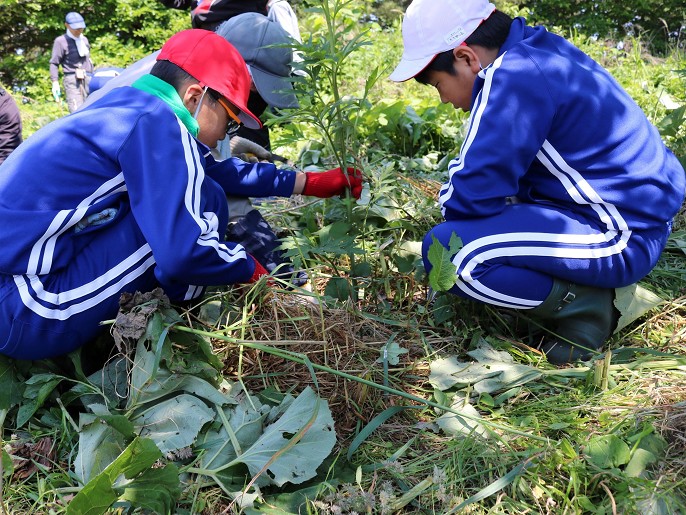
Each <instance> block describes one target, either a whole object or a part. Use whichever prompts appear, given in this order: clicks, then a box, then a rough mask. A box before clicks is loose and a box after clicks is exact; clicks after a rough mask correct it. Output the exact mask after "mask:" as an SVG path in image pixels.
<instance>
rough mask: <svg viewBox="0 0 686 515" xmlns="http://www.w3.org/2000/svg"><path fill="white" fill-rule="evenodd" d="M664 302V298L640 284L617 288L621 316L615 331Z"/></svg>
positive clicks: (616, 295) (617, 301)
mask: <svg viewBox="0 0 686 515" xmlns="http://www.w3.org/2000/svg"><path fill="white" fill-rule="evenodd" d="M663 302H664V300H663V299H661V298H660V297H658V296H657V295H655V294H654V293H653V292H651V291H650V290H647V289H645V288H644V287H642V286H640V285H638V284H630V285H629V286H625V287H624V288H617V289H616V290H615V307H616V308H617V311H619V313H620V317H619V321H618V322H617V328H616V329H615V332H617V331H619V330H621V329H623V328H625V327H626V326H628V325H629V324H630V323H631V322H633V321H634V320H637V319H639V318H640V317H642V316H643V315H645V314H646V313H647V312H648V311H650V310H651V309H653V308H656V307H657V306H659V305H660V304H662V303H663Z"/></svg>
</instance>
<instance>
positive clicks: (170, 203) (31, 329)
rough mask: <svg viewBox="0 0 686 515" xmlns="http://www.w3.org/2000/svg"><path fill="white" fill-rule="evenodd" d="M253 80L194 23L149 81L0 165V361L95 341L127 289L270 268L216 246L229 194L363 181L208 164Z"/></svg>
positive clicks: (312, 191) (249, 274)
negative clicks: (1, 355)
mask: <svg viewBox="0 0 686 515" xmlns="http://www.w3.org/2000/svg"><path fill="white" fill-rule="evenodd" d="M250 82H251V81H250V75H249V73H248V70H247V67H246V65H245V62H244V61H243V59H242V57H241V56H240V54H239V53H238V51H237V50H236V49H235V48H234V47H233V46H232V45H231V44H229V43H228V42H227V41H226V40H225V39H224V38H222V37H221V36H218V35H217V34H215V33H213V32H209V31H204V30H199V29H193V30H187V31H183V32H180V33H178V34H176V35H174V36H173V37H172V38H170V39H169V41H167V43H165V45H164V46H163V48H162V51H161V52H160V54H159V56H158V62H157V64H156V65H155V67H153V69H152V71H151V73H150V74H148V75H144V76H143V77H141V78H140V79H138V81H136V82H135V83H134V84H133V85H132V86H131V87H123V88H118V89H115V90H112V91H111V92H109V93H108V94H107V95H105V96H104V97H102V98H101V99H99V100H98V101H96V102H94V103H93V104H91V105H90V106H88V107H87V108H85V109H82V110H80V111H78V112H76V113H74V114H72V115H70V116H67V117H65V118H62V119H60V120H56V121H55V122H53V123H51V124H49V125H48V126H46V127H44V128H43V129H41V130H40V131H38V132H36V133H35V134H34V135H32V136H31V138H29V139H27V141H25V142H24V143H23V144H22V145H20V146H19V148H17V150H15V151H14V152H13V153H12V154H11V155H10V157H9V158H8V159H7V160H6V161H5V162H4V163H3V164H2V166H1V167H0V198H1V199H2V200H1V201H0V246H1V247H2V252H1V253H0V354H4V355H6V356H9V357H13V358H18V359H40V358H47V357H52V356H56V355H60V354H64V353H67V352H69V351H71V350H73V349H75V348H77V347H79V346H82V345H84V344H85V343H87V342H88V341H90V340H92V339H93V338H94V337H95V336H97V334H98V333H99V331H100V330H101V328H100V325H99V323H100V321H102V320H108V319H112V318H114V317H115V316H116V314H117V311H118V303H119V298H120V296H121V294H122V293H123V292H128V293H134V292H136V291H141V292H147V291H151V290H152V289H154V288H156V287H162V288H163V289H164V291H165V293H166V294H167V295H168V296H169V297H170V298H171V299H172V300H173V301H184V300H192V299H197V298H199V297H200V296H201V295H202V294H203V292H204V290H205V289H206V287H208V286H212V285H224V284H231V283H238V282H249V281H251V280H256V279H257V278H258V277H259V276H260V275H263V274H266V271H265V270H264V269H263V268H262V267H261V266H260V265H259V264H258V263H257V262H256V261H255V260H254V259H253V258H252V257H251V256H250V255H249V254H247V253H246V252H245V250H244V248H243V247H242V246H241V245H239V244H236V243H231V242H228V241H224V234H225V232H226V227H227V224H228V218H229V214H228V208H227V202H226V195H227V193H231V194H240V195H245V196H270V195H280V196H290V195H291V194H293V193H303V194H305V195H315V196H320V197H330V196H334V195H338V194H342V193H343V192H344V191H345V189H346V188H347V187H351V189H352V194H353V195H354V196H357V197H359V194H360V190H361V185H360V181H361V179H360V177H359V176H358V175H355V174H353V175H348V174H347V173H344V172H342V171H341V170H340V169H336V170H330V171H327V172H320V173H316V172H315V173H312V172H310V173H306V174H299V173H295V172H292V171H288V170H280V169H277V168H276V167H275V166H274V165H273V164H270V163H259V164H248V163H245V162H243V161H241V160H239V159H229V160H226V161H222V162H217V161H215V160H214V159H213V158H212V156H211V155H210V148H211V147H215V146H216V145H217V142H218V141H219V140H221V139H223V138H224V136H225V135H226V133H227V132H231V131H232V130H235V129H236V128H238V126H239V125H240V123H245V124H246V125H248V126H252V127H255V128H257V127H259V126H260V123H259V120H258V119H257V118H256V117H255V116H254V115H253V114H252V113H251V112H250V111H249V110H248V108H247V100H248V95H249V91H250Z"/></svg>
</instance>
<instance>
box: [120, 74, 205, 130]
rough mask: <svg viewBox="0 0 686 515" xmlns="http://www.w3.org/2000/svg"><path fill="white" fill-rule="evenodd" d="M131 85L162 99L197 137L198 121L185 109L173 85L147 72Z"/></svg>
mask: <svg viewBox="0 0 686 515" xmlns="http://www.w3.org/2000/svg"><path fill="white" fill-rule="evenodd" d="M131 87H133V88H136V89H140V90H141V91H145V92H146V93H150V94H151V95H155V96H156V97H158V98H160V99H162V100H164V101H165V102H166V103H167V105H169V107H171V108H172V109H173V110H174V113H175V114H176V116H178V117H179V119H180V120H181V121H182V122H183V124H184V125H185V126H186V129H188V132H190V133H191V134H192V135H193V137H195V138H197V137H198V131H199V130H200V127H199V126H198V122H197V121H196V120H195V118H193V115H192V114H191V113H190V112H189V111H188V109H186V106H185V105H183V102H182V101H181V97H179V94H178V93H177V92H176V89H174V86H172V85H171V84H169V83H167V82H164V81H163V80H162V79H159V78H157V77H155V76H154V75H150V74H148V75H143V76H142V77H141V78H140V79H138V80H136V82H134V83H133V84H131Z"/></svg>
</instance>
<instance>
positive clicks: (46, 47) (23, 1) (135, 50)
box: [0, 0, 190, 90]
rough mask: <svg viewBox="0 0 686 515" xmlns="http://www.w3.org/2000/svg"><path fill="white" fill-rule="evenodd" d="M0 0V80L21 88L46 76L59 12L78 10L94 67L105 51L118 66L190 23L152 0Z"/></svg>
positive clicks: (58, 27)
mask: <svg viewBox="0 0 686 515" xmlns="http://www.w3.org/2000/svg"><path fill="white" fill-rule="evenodd" d="M2 3H3V10H2V13H3V15H2V16H1V17H0V56H2V57H1V58H0V83H3V84H6V85H10V86H12V87H14V88H15V89H21V90H23V89H25V88H26V87H27V86H29V85H33V84H35V83H36V80H37V79H38V77H39V76H40V75H41V74H42V75H44V76H46V77H47V68H48V60H49V59H50V54H51V52H52V43H53V41H54V39H55V38H56V37H57V36H59V35H60V34H62V33H63V32H64V31H65V27H64V17H65V15H66V14H67V13H68V12H69V11H77V12H80V13H81V14H82V15H83V17H84V18H85V20H86V24H87V29H86V34H87V37H88V39H89V41H90V42H91V47H92V54H93V60H94V62H95V65H96V66H99V65H104V64H110V63H107V62H102V61H103V60H104V56H105V55H106V56H107V60H111V61H116V63H117V64H118V65H120V66H121V65H125V64H128V63H131V62H133V61H135V60H136V59H138V58H140V57H142V56H143V55H146V54H147V53H149V52H152V51H154V50H156V49H158V48H159V47H160V45H161V44H162V43H163V42H164V41H165V40H166V39H167V38H168V37H169V36H170V35H171V34H173V33H174V32H177V31H179V30H182V29H184V28H189V27H190V15H189V14H188V13H187V12H183V11H176V10H173V9H167V8H165V7H164V6H163V5H162V4H161V3H159V2H157V1H156V0H144V1H142V2H141V1H133V0H100V1H98V2H92V1H87V0H72V1H70V2H64V1H62V0H40V1H36V0H2ZM5 7H6V8H5ZM103 50H104V51H103ZM100 56H102V57H103V59H101V60H100V62H99V61H98V57H100ZM46 80H47V79H46Z"/></svg>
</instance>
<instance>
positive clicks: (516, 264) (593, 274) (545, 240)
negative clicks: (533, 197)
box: [422, 204, 671, 309]
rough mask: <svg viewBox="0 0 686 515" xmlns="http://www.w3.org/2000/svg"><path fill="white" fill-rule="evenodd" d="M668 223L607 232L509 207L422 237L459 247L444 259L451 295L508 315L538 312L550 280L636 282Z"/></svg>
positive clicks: (607, 284) (564, 215) (558, 211)
mask: <svg viewBox="0 0 686 515" xmlns="http://www.w3.org/2000/svg"><path fill="white" fill-rule="evenodd" d="M670 230H671V223H668V224H665V225H664V227H662V228H659V229H654V230H649V231H630V232H627V231H624V232H623V233H619V232H617V231H608V230H607V228H606V227H603V226H599V225H598V224H597V222H595V221H590V220H587V219H585V218H584V217H582V216H581V215H579V214H577V213H574V212H572V211H569V210H564V209H562V208H559V207H557V206H550V205H544V204H512V205H508V206H507V207H506V209H505V210H504V211H503V212H501V213H499V214H498V215H496V216H492V217H484V218H471V219H465V220H451V221H446V222H444V223H442V224H440V225H438V226H436V227H434V228H433V229H432V230H431V231H430V232H429V233H428V234H427V236H426V237H425V239H424V244H423V249H422V254H423V258H424V264H425V266H426V269H427V271H429V270H430V269H431V263H429V260H428V257H427V255H428V250H429V246H430V245H431V243H432V241H433V238H432V236H435V237H436V238H437V239H438V241H439V242H441V244H442V245H443V246H444V247H445V248H448V247H449V242H450V238H451V236H452V234H453V233H454V234H456V235H457V236H459V237H460V239H461V240H462V243H463V247H462V249H461V250H459V252H457V254H455V255H454V256H452V261H453V263H454V264H455V266H456V267H457V271H456V273H457V284H456V285H455V286H454V287H453V288H452V289H451V290H450V291H451V293H454V294H455V295H459V296H461V297H465V298H469V299H472V300H476V301H479V302H484V303H487V304H493V305H496V306H504V307H509V308H514V309H531V308H535V307H536V306H538V305H539V304H540V303H541V302H542V301H543V300H545V298H546V297H547V296H548V294H549V293H550V291H551V288H552V284H553V279H555V278H557V279H562V280H565V281H569V282H572V283H576V284H583V285H588V286H596V287H599V288H618V287H621V286H626V285H629V284H633V283H635V282H637V281H638V280H639V279H641V278H642V277H644V276H645V275H647V274H648V273H649V272H650V271H651V270H652V269H653V267H654V266H655V264H656V263H657V261H658V259H659V257H660V254H661V252H662V250H663V249H664V247H665V245H666V243H667V237H668V236H669V233H670Z"/></svg>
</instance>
